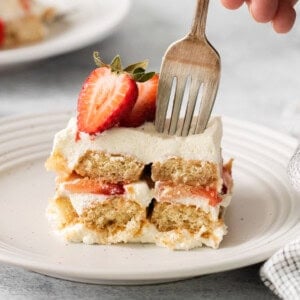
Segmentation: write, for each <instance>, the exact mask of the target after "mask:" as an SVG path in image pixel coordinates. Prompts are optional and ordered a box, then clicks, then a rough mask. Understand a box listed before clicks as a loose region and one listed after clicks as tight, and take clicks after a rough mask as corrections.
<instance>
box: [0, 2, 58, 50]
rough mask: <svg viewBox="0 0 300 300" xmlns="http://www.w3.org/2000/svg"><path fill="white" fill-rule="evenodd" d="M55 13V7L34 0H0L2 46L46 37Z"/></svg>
mask: <svg viewBox="0 0 300 300" xmlns="http://www.w3.org/2000/svg"><path fill="white" fill-rule="evenodd" d="M55 15H56V13H55V10H54V9H53V8H50V7H45V6H44V5H42V4H40V3H38V2H37V1H34V0H0V48H10V47H16V46H20V45H23V44H27V43H32V42H36V41H40V40H42V39H44V38H45V36H46V35H47V32H48V25H49V23H51V22H52V21H53V20H54V17H55Z"/></svg>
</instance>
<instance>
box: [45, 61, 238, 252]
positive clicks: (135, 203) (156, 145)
mask: <svg viewBox="0 0 300 300" xmlns="http://www.w3.org/2000/svg"><path fill="white" fill-rule="evenodd" d="M96 61H97V63H98V68H97V69H95V70H94V71H93V72H92V73H91V74H90V76H89V77H88V78H87V80H86V81H85V83H84V84H83V87H82V90H81V92H80V95H79V100H78V114H77V118H72V119H71V120H70V121H69V124H68V126H67V127H66V128H65V129H63V130H62V131H60V132H58V133H57V134H56V136H55V138H54V145H53V150H52V153H51V155H50V157H49V159H48V160H47V163H46V166H47V168H48V169H49V170H54V171H55V172H56V173H57V175H58V177H57V188H56V194H55V196H54V198H53V199H52V200H51V201H50V204H49V206H48V209H47V215H48V218H49V219H50V220H51V222H52V223H53V226H54V229H55V230H56V232H58V233H59V234H61V235H62V236H63V237H64V238H65V239H67V240H69V241H74V242H84V243H87V244H92V243H99V244H113V243H119V242H124V243H126V242H142V243H156V244H157V245H160V246H165V247H168V248H171V249H191V248H194V247H200V246H202V245H206V246H210V247H213V248H218V247H219V244H220V242H221V240H222V238H223V236H224V235H225V234H226V232H227V228H226V225H225V224H224V212H225V208H226V207H227V206H228V204H229V202H230V199H231V191H232V178H231V162H229V163H227V164H226V165H224V166H223V163H222V155H221V145H220V143H221V137H222V124H221V119H220V118H219V117H215V118H212V119H211V120H210V122H209V124H208V126H207V128H206V130H205V131H204V132H203V133H202V134H196V135H190V136H187V137H178V136H168V135H165V134H161V133H158V132H157V131H156V130H155V127H154V125H153V120H154V116H155V100H156V91H157V85H158V75H157V74H155V73H145V69H146V65H147V64H146V63H145V62H141V63H137V64H134V65H131V66H129V67H127V68H125V69H123V68H122V65H121V61H120V58H119V57H116V58H115V59H114V60H113V62H112V63H111V65H106V64H103V63H102V62H101V61H100V59H99V58H98V56H96Z"/></svg>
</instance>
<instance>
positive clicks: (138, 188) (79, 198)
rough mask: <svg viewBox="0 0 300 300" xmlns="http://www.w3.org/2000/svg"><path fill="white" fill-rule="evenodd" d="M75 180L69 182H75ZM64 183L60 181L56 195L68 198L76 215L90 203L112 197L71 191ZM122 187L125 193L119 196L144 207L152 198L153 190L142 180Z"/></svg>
mask: <svg viewBox="0 0 300 300" xmlns="http://www.w3.org/2000/svg"><path fill="white" fill-rule="evenodd" d="M77 180H78V179H76V180H74V181H71V182H74V183H75V182H76V181H77ZM68 183H70V182H68ZM65 184H66V183H60V184H59V185H58V189H57V196H58V197H67V198H69V199H70V201H71V203H72V206H73V207H74V209H75V210H76V212H77V214H78V215H81V214H82V212H83V210H84V209H85V208H88V207H89V206H90V205H91V204H92V203H101V202H104V201H105V200H107V199H109V198H111V197H113V196H111V195H102V194H91V193H72V192H70V191H68V190H67V189H66V188H65ZM124 189H125V193H124V194H123V195H120V196H123V197H124V198H125V199H126V200H131V201H135V202H136V203H138V204H139V205H141V206H142V207H144V208H146V207H148V206H149V204H150V202H151V200H152V198H153V190H151V189H149V187H148V185H147V183H146V182H143V181H139V182H135V183H130V184H126V185H124Z"/></svg>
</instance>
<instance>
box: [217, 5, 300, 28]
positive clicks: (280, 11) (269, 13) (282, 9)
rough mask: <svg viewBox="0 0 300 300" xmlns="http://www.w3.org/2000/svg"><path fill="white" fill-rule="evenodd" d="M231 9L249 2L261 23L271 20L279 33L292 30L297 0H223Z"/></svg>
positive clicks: (253, 15) (251, 9) (251, 11)
mask: <svg viewBox="0 0 300 300" xmlns="http://www.w3.org/2000/svg"><path fill="white" fill-rule="evenodd" d="M221 2H222V4H223V5H224V6H225V7H226V8H229V9H237V8H239V7H240V6H242V5H243V3H244V2H246V3H247V5H248V8H249V11H250V13H251V15H252V17H253V18H254V19H255V20H256V21H257V22H260V23H267V22H271V23H272V25H273V28H274V30H275V31H276V32H278V33H286V32H288V31H290V30H291V29H292V27H293V25H294V23H295V19H296V11H295V9H294V5H295V4H296V2H297V0H221Z"/></svg>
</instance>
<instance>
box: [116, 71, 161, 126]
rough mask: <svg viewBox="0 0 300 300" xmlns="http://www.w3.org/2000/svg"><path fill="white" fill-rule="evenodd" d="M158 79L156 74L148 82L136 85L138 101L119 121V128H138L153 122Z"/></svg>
mask: <svg viewBox="0 0 300 300" xmlns="http://www.w3.org/2000/svg"><path fill="white" fill-rule="evenodd" d="M158 78H159V76H158V74H155V75H154V76H153V77H152V78H151V79H149V80H148V81H145V82H138V83H137V86H138V91H139V96H138V99H137V101H136V103H135V105H134V107H133V109H132V111H131V112H130V113H129V114H127V115H125V116H124V118H123V119H122V120H121V122H120V125H121V126H127V127H138V126H140V125H142V124H143V123H144V122H145V121H154V118H155V108H156V96H157V86H158Z"/></svg>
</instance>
